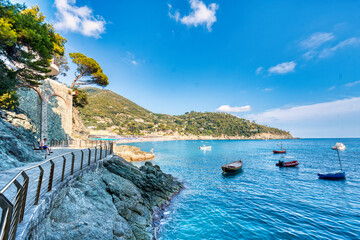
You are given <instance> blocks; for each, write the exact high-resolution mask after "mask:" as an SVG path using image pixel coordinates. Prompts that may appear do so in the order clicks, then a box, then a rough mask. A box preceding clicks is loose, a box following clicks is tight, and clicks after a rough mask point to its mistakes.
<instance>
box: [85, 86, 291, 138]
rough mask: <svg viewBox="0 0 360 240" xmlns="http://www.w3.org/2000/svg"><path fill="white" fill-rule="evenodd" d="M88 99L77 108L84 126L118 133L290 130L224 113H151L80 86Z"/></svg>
mask: <svg viewBox="0 0 360 240" xmlns="http://www.w3.org/2000/svg"><path fill="white" fill-rule="evenodd" d="M83 90H85V91H86V92H87V93H88V102H89V104H88V105H86V106H85V107H84V108H83V109H80V112H81V116H82V118H83V121H84V123H85V125H86V126H87V127H93V128H96V129H98V130H105V129H107V130H109V131H112V132H115V133H117V134H121V135H143V134H151V133H155V132H157V133H161V134H169V135H171V134H174V133H178V134H192V135H197V136H214V137H220V136H234V137H235V136H241V137H251V136H254V135H256V134H271V135H278V136H284V137H291V135H290V133H288V132H286V131H283V130H280V129H277V128H272V127H268V126H264V125H260V124H257V123H255V122H251V121H249V120H246V119H243V118H239V117H236V116H234V115H231V114H227V113H213V112H205V113H202V112H194V111H192V112H187V113H185V114H183V115H177V116H172V115H167V114H155V113H152V112H150V111H148V110H146V109H145V108H142V107H140V106H139V105H137V104H135V103H134V102H132V101H130V100H128V99H126V98H124V97H122V96H120V95H118V94H116V93H114V92H112V91H110V90H102V89H98V88H83Z"/></svg>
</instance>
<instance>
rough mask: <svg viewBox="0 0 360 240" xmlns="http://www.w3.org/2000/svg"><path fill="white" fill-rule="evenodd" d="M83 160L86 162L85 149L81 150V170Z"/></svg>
mask: <svg viewBox="0 0 360 240" xmlns="http://www.w3.org/2000/svg"><path fill="white" fill-rule="evenodd" d="M83 162H84V151H83V150H81V163H80V170H82V168H83Z"/></svg>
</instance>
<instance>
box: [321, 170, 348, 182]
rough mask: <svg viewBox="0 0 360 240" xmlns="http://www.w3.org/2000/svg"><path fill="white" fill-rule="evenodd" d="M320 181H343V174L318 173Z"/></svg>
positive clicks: (340, 172)
mask: <svg viewBox="0 0 360 240" xmlns="http://www.w3.org/2000/svg"><path fill="white" fill-rule="evenodd" d="M318 176H319V178H320V179H329V180H339V179H345V172H342V171H339V172H333V173H318Z"/></svg>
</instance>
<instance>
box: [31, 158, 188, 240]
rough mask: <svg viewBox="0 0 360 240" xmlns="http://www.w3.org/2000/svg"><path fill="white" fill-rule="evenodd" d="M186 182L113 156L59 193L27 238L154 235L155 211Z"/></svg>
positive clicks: (123, 237)
mask: <svg viewBox="0 0 360 240" xmlns="http://www.w3.org/2000/svg"><path fill="white" fill-rule="evenodd" d="M181 188H182V184H181V183H180V182H178V181H176V180H175V179H174V178H173V177H172V176H171V175H169V174H165V173H163V172H162V171H161V170H160V167H159V166H156V165H155V166H153V165H152V164H151V163H150V162H146V163H145V165H144V166H142V167H140V168H137V167H135V166H133V165H132V164H130V163H128V162H126V161H124V160H123V159H121V158H119V157H117V156H115V157H114V158H112V159H111V160H109V161H107V162H104V165H103V167H102V168H100V169H99V170H98V171H97V172H91V173H86V174H85V175H84V176H83V177H82V178H81V179H80V180H78V181H76V182H74V183H73V184H72V185H71V186H70V187H69V188H68V189H67V191H64V192H63V194H60V195H59V196H58V198H57V202H56V204H55V205H54V208H53V210H52V211H51V212H50V213H49V214H48V216H47V218H46V219H45V220H44V221H42V223H40V225H38V226H37V227H36V229H33V231H32V232H31V233H30V234H29V236H28V237H29V239H153V238H154V231H153V228H152V218H153V217H152V213H153V211H154V210H156V209H158V208H159V207H161V206H162V205H163V204H165V203H167V201H168V200H169V199H170V198H171V196H172V195H174V194H175V193H177V192H178V191H180V189H181Z"/></svg>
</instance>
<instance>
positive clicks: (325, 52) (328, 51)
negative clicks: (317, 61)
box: [319, 37, 360, 58]
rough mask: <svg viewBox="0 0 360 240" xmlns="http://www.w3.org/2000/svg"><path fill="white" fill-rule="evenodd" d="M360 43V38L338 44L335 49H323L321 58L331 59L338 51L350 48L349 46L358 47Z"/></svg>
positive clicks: (349, 39)
mask: <svg viewBox="0 0 360 240" xmlns="http://www.w3.org/2000/svg"><path fill="white" fill-rule="evenodd" d="M359 43H360V39H359V38H355V37H352V38H348V39H346V40H344V41H341V42H339V43H338V44H336V45H335V46H334V47H331V48H325V49H323V50H322V51H321V52H320V53H319V58H326V57H329V56H331V55H333V54H334V53H335V52H336V51H337V50H339V49H342V48H345V47H348V46H352V45H356V44H359Z"/></svg>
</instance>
